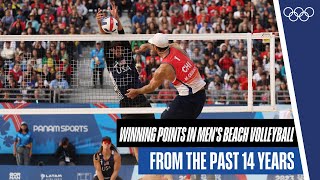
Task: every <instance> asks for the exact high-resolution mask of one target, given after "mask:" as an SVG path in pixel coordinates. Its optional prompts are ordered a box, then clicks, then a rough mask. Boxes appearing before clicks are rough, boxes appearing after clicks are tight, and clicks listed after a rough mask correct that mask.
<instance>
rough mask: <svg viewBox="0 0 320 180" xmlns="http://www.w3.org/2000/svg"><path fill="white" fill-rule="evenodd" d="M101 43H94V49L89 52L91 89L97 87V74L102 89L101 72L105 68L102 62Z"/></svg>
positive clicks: (102, 50) (102, 51)
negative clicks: (91, 73) (91, 72)
mask: <svg viewBox="0 0 320 180" xmlns="http://www.w3.org/2000/svg"><path fill="white" fill-rule="evenodd" d="M101 44H102V42H101V41H97V42H96V48H95V49H93V50H91V53H90V58H91V64H90V68H91V69H92V71H93V88H96V87H97V80H98V74H99V79H100V86H101V88H102V87H103V72H104V68H105V61H104V49H103V48H102V47H101Z"/></svg>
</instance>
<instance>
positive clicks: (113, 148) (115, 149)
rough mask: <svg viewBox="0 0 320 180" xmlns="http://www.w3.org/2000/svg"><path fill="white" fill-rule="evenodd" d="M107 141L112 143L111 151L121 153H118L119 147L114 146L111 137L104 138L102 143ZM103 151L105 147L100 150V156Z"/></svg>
mask: <svg viewBox="0 0 320 180" xmlns="http://www.w3.org/2000/svg"><path fill="white" fill-rule="evenodd" d="M106 140H107V141H110V143H111V147H110V150H112V151H115V152H117V153H118V152H119V151H118V149H117V147H116V146H115V145H114V144H112V141H111V138H110V137H109V136H106V137H104V138H102V141H101V142H103V141H106ZM102 150H103V146H101V147H100V149H99V151H98V154H99V153H101V152H102Z"/></svg>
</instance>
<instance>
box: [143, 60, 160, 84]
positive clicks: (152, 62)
mask: <svg viewBox="0 0 320 180" xmlns="http://www.w3.org/2000/svg"><path fill="white" fill-rule="evenodd" d="M156 68H158V64H157V62H156V57H152V56H151V57H150V60H149V61H148V60H147V65H146V71H147V75H148V76H150V75H151V74H152V70H153V69H156ZM148 79H149V78H148Z"/></svg>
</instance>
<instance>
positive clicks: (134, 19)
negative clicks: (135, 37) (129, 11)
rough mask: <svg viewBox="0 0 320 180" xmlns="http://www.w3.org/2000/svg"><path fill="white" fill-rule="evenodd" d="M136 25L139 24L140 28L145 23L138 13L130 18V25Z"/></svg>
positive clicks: (144, 19)
mask: <svg viewBox="0 0 320 180" xmlns="http://www.w3.org/2000/svg"><path fill="white" fill-rule="evenodd" d="M137 23H138V24H140V25H141V26H142V28H143V27H144V26H145V23H146V17H145V16H144V15H143V14H142V13H141V12H140V11H137V12H136V15H135V16H133V17H132V24H133V25H135V24H137Z"/></svg>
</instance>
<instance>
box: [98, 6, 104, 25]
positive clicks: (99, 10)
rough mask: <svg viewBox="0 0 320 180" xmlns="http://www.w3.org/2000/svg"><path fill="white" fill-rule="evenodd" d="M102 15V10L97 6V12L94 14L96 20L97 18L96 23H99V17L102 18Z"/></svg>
mask: <svg viewBox="0 0 320 180" xmlns="http://www.w3.org/2000/svg"><path fill="white" fill-rule="evenodd" d="M103 17H104V16H103V13H102V10H101V9H100V8H99V9H98V12H97V14H96V20H97V22H98V24H100V23H101V19H102V18H103Z"/></svg>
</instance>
